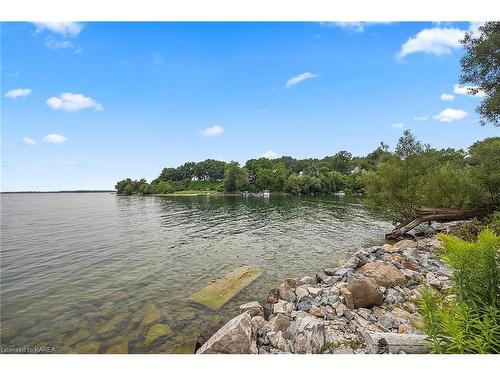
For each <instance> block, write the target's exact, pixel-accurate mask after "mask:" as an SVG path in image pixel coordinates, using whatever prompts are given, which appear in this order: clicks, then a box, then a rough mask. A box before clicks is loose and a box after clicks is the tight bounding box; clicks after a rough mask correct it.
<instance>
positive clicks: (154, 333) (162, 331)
mask: <svg viewBox="0 0 500 375" xmlns="http://www.w3.org/2000/svg"><path fill="white" fill-rule="evenodd" d="M173 333H174V332H173V331H172V328H170V326H169V325H167V324H161V323H156V324H155V325H153V326H151V328H149V329H148V332H147V333H146V339H145V340H144V344H145V345H146V346H147V345H149V344H151V343H152V342H153V341H155V340H156V339H159V338H162V337H169V336H172V334H173Z"/></svg>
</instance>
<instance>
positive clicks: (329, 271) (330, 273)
mask: <svg viewBox="0 0 500 375" xmlns="http://www.w3.org/2000/svg"><path fill="white" fill-rule="evenodd" d="M323 272H324V273H326V274H327V275H328V276H334V275H335V273H336V272H337V269H336V268H325V269H324V270H323Z"/></svg>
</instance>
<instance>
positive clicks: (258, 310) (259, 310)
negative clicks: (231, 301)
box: [239, 301, 264, 317]
mask: <svg viewBox="0 0 500 375" xmlns="http://www.w3.org/2000/svg"><path fill="white" fill-rule="evenodd" d="M239 310H240V314H243V313H244V312H245V311H248V312H249V313H250V316H256V315H258V316H262V317H264V308H263V307H262V305H261V304H260V303H258V302H257V301H252V302H248V303H245V304H243V305H241V306H240V307H239Z"/></svg>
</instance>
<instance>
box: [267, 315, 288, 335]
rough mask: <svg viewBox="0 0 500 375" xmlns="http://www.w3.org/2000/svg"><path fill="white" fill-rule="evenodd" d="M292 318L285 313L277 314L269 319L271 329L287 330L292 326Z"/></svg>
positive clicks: (276, 330)
mask: <svg viewBox="0 0 500 375" xmlns="http://www.w3.org/2000/svg"><path fill="white" fill-rule="evenodd" d="M290 322H291V320H290V318H288V317H287V316H286V315H284V314H276V316H275V317H274V318H273V319H271V320H270V321H269V330H270V331H274V332H278V331H282V332H285V331H286V330H287V329H288V327H290Z"/></svg>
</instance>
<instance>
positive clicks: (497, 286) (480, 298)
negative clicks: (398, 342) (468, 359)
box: [419, 229, 500, 353]
mask: <svg viewBox="0 0 500 375" xmlns="http://www.w3.org/2000/svg"><path fill="white" fill-rule="evenodd" d="M439 236H440V238H441V239H442V240H443V248H444V249H443V260H444V261H445V262H446V263H447V264H448V265H449V266H450V267H451V268H452V270H453V276H452V288H451V292H452V293H451V294H449V295H446V294H445V295H439V294H438V293H437V292H433V291H432V290H431V289H430V288H426V289H425V290H424V291H423V293H422V299H421V303H420V306H419V310H420V312H421V314H422V315H423V317H424V331H425V332H426V333H427V335H428V337H429V341H430V342H431V344H432V351H433V352H434V353H500V299H499V295H500V256H499V246H500V237H498V236H497V235H496V234H495V233H494V232H492V231H491V230H488V229H486V230H484V231H482V232H481V233H480V234H479V235H478V237H477V240H476V241H475V242H467V241H464V240H462V239H460V238H457V237H454V236H447V235H439Z"/></svg>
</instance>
